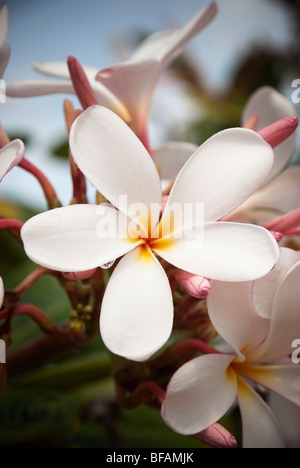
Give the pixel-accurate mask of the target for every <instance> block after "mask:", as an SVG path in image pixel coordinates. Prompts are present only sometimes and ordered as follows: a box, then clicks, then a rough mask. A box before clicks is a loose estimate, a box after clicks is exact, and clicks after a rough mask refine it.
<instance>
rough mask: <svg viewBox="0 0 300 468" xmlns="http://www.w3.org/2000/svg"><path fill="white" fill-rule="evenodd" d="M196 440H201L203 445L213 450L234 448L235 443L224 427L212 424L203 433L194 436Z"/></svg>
mask: <svg viewBox="0 0 300 468" xmlns="http://www.w3.org/2000/svg"><path fill="white" fill-rule="evenodd" d="M194 437H195V438H196V439H199V440H201V441H202V442H204V443H205V444H208V445H210V446H211V447H214V448H236V447H237V441H236V440H235V438H234V437H233V435H232V434H230V432H228V431H227V429H225V427H223V426H221V425H220V424H217V423H216V424H212V426H210V427H209V428H208V429H205V431H202V432H199V433H198V434H194Z"/></svg>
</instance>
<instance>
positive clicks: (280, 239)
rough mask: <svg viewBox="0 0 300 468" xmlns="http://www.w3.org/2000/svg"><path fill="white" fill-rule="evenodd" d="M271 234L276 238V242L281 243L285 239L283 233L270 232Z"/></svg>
mask: <svg viewBox="0 0 300 468" xmlns="http://www.w3.org/2000/svg"><path fill="white" fill-rule="evenodd" d="M270 233H271V234H272V236H273V237H274V239H275V240H276V242H278V244H279V242H281V241H282V239H283V234H282V232H277V231H270Z"/></svg>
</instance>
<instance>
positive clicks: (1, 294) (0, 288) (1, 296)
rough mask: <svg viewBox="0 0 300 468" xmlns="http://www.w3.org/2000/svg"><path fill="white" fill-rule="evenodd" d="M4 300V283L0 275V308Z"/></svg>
mask: <svg viewBox="0 0 300 468" xmlns="http://www.w3.org/2000/svg"><path fill="white" fill-rule="evenodd" d="M3 301H4V284H3V280H2V278H1V276H0V309H1V307H2V304H3Z"/></svg>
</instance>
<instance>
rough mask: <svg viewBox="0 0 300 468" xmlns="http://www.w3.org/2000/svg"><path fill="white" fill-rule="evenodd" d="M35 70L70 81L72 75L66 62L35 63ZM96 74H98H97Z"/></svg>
mask: <svg viewBox="0 0 300 468" xmlns="http://www.w3.org/2000/svg"><path fill="white" fill-rule="evenodd" d="M33 68H34V69H35V70H36V71H37V72H39V73H43V75H47V76H54V77H55V78H63V79H64V80H68V79H70V73H69V69H68V65H67V63H66V62H34V64H33ZM95 74H96V72H95Z"/></svg>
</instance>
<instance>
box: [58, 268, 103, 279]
mask: <svg viewBox="0 0 300 468" xmlns="http://www.w3.org/2000/svg"><path fill="white" fill-rule="evenodd" d="M96 271H97V268H94V269H93V270H87V271H78V272H75V273H72V272H70V273H63V276H64V277H65V278H66V279H68V280H70V281H80V280H85V279H88V278H90V277H91V276H93V274H94V273H95V272H96Z"/></svg>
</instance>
